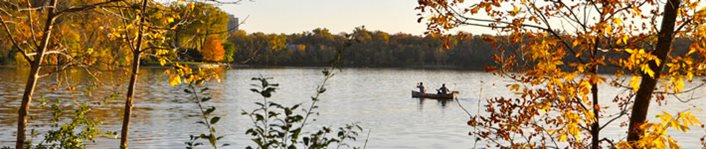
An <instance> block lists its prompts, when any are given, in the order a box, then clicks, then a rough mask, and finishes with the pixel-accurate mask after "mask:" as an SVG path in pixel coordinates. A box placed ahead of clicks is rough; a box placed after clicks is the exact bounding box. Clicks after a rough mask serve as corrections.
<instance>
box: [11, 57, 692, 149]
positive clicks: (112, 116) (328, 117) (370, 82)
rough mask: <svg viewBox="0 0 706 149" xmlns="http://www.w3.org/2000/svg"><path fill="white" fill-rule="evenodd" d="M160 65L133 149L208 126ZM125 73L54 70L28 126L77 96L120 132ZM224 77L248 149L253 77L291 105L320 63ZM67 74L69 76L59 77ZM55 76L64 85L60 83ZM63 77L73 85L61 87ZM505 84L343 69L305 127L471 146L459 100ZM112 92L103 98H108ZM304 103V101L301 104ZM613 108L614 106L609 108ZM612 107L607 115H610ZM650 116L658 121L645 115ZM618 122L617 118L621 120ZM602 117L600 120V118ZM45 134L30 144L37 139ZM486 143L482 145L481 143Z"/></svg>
mask: <svg viewBox="0 0 706 149" xmlns="http://www.w3.org/2000/svg"><path fill="white" fill-rule="evenodd" d="M163 71H164V70H163V69H159V68H145V69H143V70H142V71H141V76H140V79H139V81H138V86H137V89H138V90H137V92H136V100H135V108H134V112H133V119H132V120H133V121H132V124H131V127H130V132H131V133H130V147H132V148H183V147H184V142H185V141H188V139H189V135H190V134H199V133H200V132H205V131H206V130H205V128H203V127H202V126H201V125H198V124H196V123H195V122H196V121H198V120H200V119H199V118H198V117H195V116H194V115H196V114H198V111H197V105H195V104H194V103H193V102H191V100H189V99H188V98H187V96H186V95H185V94H184V93H183V91H182V90H183V89H184V88H185V87H186V86H183V85H182V86H169V85H168V83H167V81H166V79H167V76H166V75H165V74H164V73H163ZM27 72H28V70H27V69H19V68H0V78H1V79H0V103H1V104H0V117H1V118H0V146H12V145H14V139H15V137H14V135H15V131H16V123H17V116H16V115H17V114H16V111H17V107H18V106H19V104H20V99H21V95H22V93H23V90H24V80H25V79H26V78H25V77H26V73H27ZM126 76H128V75H127V74H126V73H124V72H104V73H102V74H101V75H99V76H98V79H99V80H100V83H102V85H99V87H97V88H94V89H91V90H90V96H89V94H87V92H86V91H85V90H86V89H90V88H91V86H94V85H93V84H94V83H95V82H96V81H93V79H91V77H90V75H88V74H86V73H84V72H83V71H81V70H73V71H72V72H69V73H67V74H65V75H53V76H50V77H47V78H42V80H41V81H40V83H39V87H38V92H37V93H36V94H35V95H36V97H35V101H34V102H33V106H32V108H33V109H32V110H31V115H32V119H31V120H30V129H36V130H38V132H40V133H43V132H46V130H47V129H48V127H46V126H43V125H39V124H46V123H48V121H49V118H50V114H49V109H47V108H41V107H40V104H41V101H43V100H42V99H40V98H39V97H44V100H46V101H51V100H54V99H61V100H62V101H63V102H62V106H66V107H67V108H70V106H72V105H75V104H72V102H73V101H77V102H85V103H91V105H93V107H94V109H93V111H92V112H91V116H93V117H96V118H98V119H100V120H102V121H103V122H104V125H103V126H102V128H103V129H106V130H112V131H119V129H120V125H121V120H122V108H123V104H124V96H125V95H124V93H125V90H126V88H127V87H126V86H127V77H126ZM221 76H222V81H221V82H209V83H207V86H208V87H209V88H210V89H211V93H210V96H212V97H213V100H211V101H209V102H208V103H207V104H210V105H214V106H216V107H217V110H216V112H215V113H216V114H217V115H219V116H222V119H221V121H220V122H219V123H218V124H217V125H216V128H217V130H218V133H219V134H220V135H225V138H224V139H223V140H221V143H229V144H231V145H232V146H230V147H227V148H244V147H245V146H248V145H252V143H250V142H249V141H250V140H249V139H250V136H248V135H245V134H244V132H245V130H246V129H248V128H249V127H251V126H252V122H251V121H250V119H249V118H248V117H246V116H243V115H240V113H241V111H242V110H251V109H254V108H255V105H254V104H253V102H255V101H260V100H261V98H260V96H259V95H257V94H255V93H252V92H251V91H250V90H249V89H250V88H251V86H250V84H251V83H255V82H253V81H251V80H250V79H251V78H252V77H258V76H266V77H273V78H274V79H273V80H271V82H275V83H279V84H280V89H279V90H278V91H277V92H276V93H275V94H274V95H273V98H272V99H271V100H272V101H276V102H279V103H283V104H286V105H292V104H296V103H303V104H304V105H308V104H310V97H311V96H313V95H314V93H315V88H316V86H317V85H318V84H320V83H321V81H322V79H323V76H322V75H321V69H320V68H279V69H231V70H227V71H224V72H223V73H222V74H221ZM57 80H65V81H57ZM420 81H423V82H424V84H425V85H426V87H427V88H428V89H427V90H433V89H434V88H438V87H439V86H440V85H441V84H442V83H446V84H447V86H448V87H449V88H451V89H452V90H458V91H460V92H461V94H460V95H459V97H460V98H459V100H458V102H457V101H447V102H440V101H437V100H428V99H427V100H420V99H416V98H411V95H410V90H413V89H414V86H415V84H416V83H417V82H420ZM57 82H62V86H61V87H59V88H56V86H57V84H58V83H57ZM66 83H69V84H71V85H73V86H77V87H76V88H68V89H67V88H66V86H67V85H66ZM508 83H511V81H508V80H505V79H502V78H498V77H497V76H493V75H491V74H488V73H485V72H478V71H462V70H410V69H362V68H356V69H353V68H351V69H342V71H340V72H339V71H336V75H335V76H334V77H333V78H332V80H330V82H329V83H328V84H327V89H328V91H327V92H326V93H325V94H324V95H322V96H321V101H320V102H319V103H317V105H319V106H320V108H319V109H317V111H318V112H320V115H318V116H314V117H315V118H316V121H313V122H312V123H310V124H311V125H309V128H318V127H320V126H334V127H336V126H342V125H344V124H348V123H353V122H359V124H360V125H361V126H362V127H363V128H364V129H365V130H364V132H363V133H362V135H361V136H359V137H358V138H359V140H358V141H357V142H354V143H353V144H354V145H362V143H363V141H364V140H365V138H366V136H367V133H368V132H370V135H369V141H368V143H367V147H369V148H472V147H473V145H474V140H475V138H473V137H472V136H469V135H468V132H469V131H470V130H471V129H472V128H471V127H469V126H467V125H466V122H467V120H468V115H467V114H466V113H465V112H464V111H463V110H462V109H461V108H459V104H460V105H463V106H464V107H465V108H466V109H468V110H469V111H470V112H471V114H475V113H476V111H478V110H477V109H478V107H479V105H478V104H479V99H485V98H489V97H496V96H511V95H512V93H511V92H509V91H507V89H506V87H505V84H508ZM703 91H704V89H698V90H697V91H696V93H695V94H694V97H704V96H703V95H704V92H703ZM621 92H622V91H621V90H619V89H611V88H608V87H603V88H602V89H601V91H600V94H601V95H604V96H605V97H603V99H604V100H605V101H603V103H607V102H609V101H610V100H611V99H609V98H612V96H606V95H615V94H617V93H621ZM113 94H115V95H117V98H107V97H109V96H110V95H113ZM668 100H669V101H668V104H667V105H666V106H658V105H657V104H654V103H653V104H652V107H651V109H650V115H652V116H653V115H654V114H656V113H657V112H661V111H667V112H676V111H681V110H685V109H688V108H689V107H691V106H692V105H696V106H699V107H703V106H704V105H705V104H704V100H695V101H691V102H689V103H680V102H678V101H676V100H674V99H668ZM305 107H306V106H305ZM612 109H615V106H613V107H612ZM609 112H611V111H610V110H609V111H607V114H609ZM694 115H697V117H698V118H699V119H701V120H706V115H705V114H704V112H703V111H694ZM651 119H654V118H651ZM625 120H627V118H623V119H621V120H619V121H625ZM605 121H606V120H603V122H605ZM607 129H608V130H605V131H603V132H602V136H610V137H611V138H613V139H620V138H624V137H625V129H626V128H624V127H620V126H619V122H618V123H615V124H614V125H610V126H609V127H608V128H607ZM670 134H672V135H674V137H675V138H676V139H678V140H679V141H680V144H682V145H684V146H683V147H687V148H690V147H700V145H698V142H699V138H701V137H702V136H703V135H704V134H706V132H705V131H704V130H703V129H701V128H695V129H693V130H691V131H689V132H688V133H677V132H675V131H672V133H670ZM41 136H42V135H41V134H40V135H39V136H38V137H37V138H35V142H37V141H39V140H41ZM118 143H119V139H110V138H101V139H98V140H97V142H96V143H95V144H94V143H89V144H90V147H91V148H116V147H117V146H118ZM480 144H482V142H481V143H480Z"/></svg>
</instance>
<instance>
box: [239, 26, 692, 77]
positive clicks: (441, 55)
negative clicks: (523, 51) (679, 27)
mask: <svg viewBox="0 0 706 149" xmlns="http://www.w3.org/2000/svg"><path fill="white" fill-rule="evenodd" d="M488 39H492V40H496V41H499V40H503V37H502V36H491V35H466V36H464V37H463V38H459V37H458V36H456V37H452V38H449V40H450V42H448V45H445V44H444V42H442V40H441V39H440V38H438V37H433V36H419V35H411V34H405V33H396V34H389V33H386V32H382V31H369V30H367V29H365V28H364V27H357V28H355V29H354V31H353V32H352V33H338V34H332V33H330V32H329V30H327V29H322V28H317V29H314V30H312V31H310V32H309V31H307V32H303V33H296V34H289V35H286V34H264V33H261V32H257V33H250V34H248V33H246V32H245V31H242V30H239V31H234V32H231V33H230V35H229V36H228V38H227V40H228V42H230V43H233V44H234V45H235V46H236V49H237V51H236V52H235V54H234V56H233V57H234V62H235V63H240V64H251V65H268V66H272V65H274V66H323V65H327V64H328V62H329V61H330V60H332V59H335V57H336V53H337V50H341V52H342V53H341V54H342V59H341V60H340V61H339V62H340V64H341V65H342V66H345V67H437V68H468V69H482V68H484V67H485V66H489V65H493V64H494V61H493V59H492V56H493V55H494V54H495V53H496V52H497V51H498V50H496V49H497V48H498V47H501V48H503V49H505V50H506V52H513V51H514V50H515V49H516V48H517V46H518V45H503V44H502V43H500V42H498V43H496V47H494V46H493V45H492V44H491V43H490V42H487V40H488ZM689 45H690V43H689V41H688V40H686V39H683V38H682V39H680V38H677V39H676V40H675V43H674V44H673V47H674V48H675V49H677V50H676V51H675V52H686V49H688V47H689ZM646 46H648V45H646ZM645 48H647V49H649V47H645ZM608 57H610V56H608ZM567 61H573V60H567Z"/></svg>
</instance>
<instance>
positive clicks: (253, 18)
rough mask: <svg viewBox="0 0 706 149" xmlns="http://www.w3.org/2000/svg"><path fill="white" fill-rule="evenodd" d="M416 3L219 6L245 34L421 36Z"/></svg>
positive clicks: (335, 0)
mask: <svg viewBox="0 0 706 149" xmlns="http://www.w3.org/2000/svg"><path fill="white" fill-rule="evenodd" d="M416 6H417V1H416V0H254V1H248V0H244V1H243V2H241V3H240V4H237V5H233V4H227V5H221V6H220V8H221V9H223V10H224V11H226V12H228V13H230V14H233V15H235V16H236V17H238V18H240V20H241V21H242V20H243V19H244V18H246V17H248V16H249V18H248V19H247V20H246V21H245V24H243V25H242V26H240V29H243V30H245V31H247V32H249V33H252V32H264V33H287V34H289V33H301V32H303V31H311V30H313V29H315V28H317V27H321V28H328V29H329V30H330V31H331V33H334V34H337V33H339V32H352V30H353V28H354V27H357V26H361V25H365V28H367V29H368V30H381V31H385V32H388V33H391V34H393V33H398V32H404V33H411V34H415V35H421V34H422V33H423V32H424V30H425V28H426V26H425V25H424V24H420V23H417V18H418V17H417V16H416V14H417V11H416V10H414V7H416Z"/></svg>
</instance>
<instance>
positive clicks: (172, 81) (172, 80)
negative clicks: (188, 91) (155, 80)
mask: <svg viewBox="0 0 706 149" xmlns="http://www.w3.org/2000/svg"><path fill="white" fill-rule="evenodd" d="M179 84H181V77H179V75H169V85H171V86H177V85H179Z"/></svg>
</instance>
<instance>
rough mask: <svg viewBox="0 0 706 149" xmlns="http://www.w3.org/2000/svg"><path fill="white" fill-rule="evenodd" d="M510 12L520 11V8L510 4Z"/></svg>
mask: <svg viewBox="0 0 706 149" xmlns="http://www.w3.org/2000/svg"><path fill="white" fill-rule="evenodd" d="M512 12H513V13H517V12H520V9H517V6H515V5H512Z"/></svg>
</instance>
